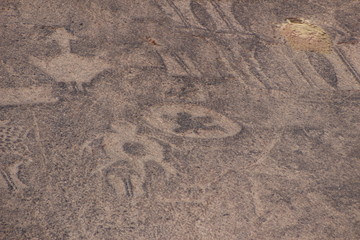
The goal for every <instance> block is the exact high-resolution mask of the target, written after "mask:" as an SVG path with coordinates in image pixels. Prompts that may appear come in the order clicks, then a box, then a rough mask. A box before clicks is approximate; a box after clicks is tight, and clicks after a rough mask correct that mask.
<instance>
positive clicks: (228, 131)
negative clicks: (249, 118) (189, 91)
mask: <svg viewBox="0 0 360 240" xmlns="http://www.w3.org/2000/svg"><path fill="white" fill-rule="evenodd" d="M145 120H146V121H147V122H148V124H149V125H151V126H153V127H155V128H157V129H159V130H161V131H164V132H166V133H169V134H174V135H177V136H182V137H189V138H224V137H229V136H233V135H235V134H236V133H238V132H240V131H241V129H242V128H241V126H240V125H239V124H237V123H236V122H234V121H232V120H231V119H229V118H227V117H225V116H224V115H222V114H220V113H218V112H215V111H213V110H210V109H207V108H204V107H201V106H196V105H192V104H171V105H162V106H154V107H152V108H150V109H149V112H148V114H147V115H146V116H145Z"/></svg>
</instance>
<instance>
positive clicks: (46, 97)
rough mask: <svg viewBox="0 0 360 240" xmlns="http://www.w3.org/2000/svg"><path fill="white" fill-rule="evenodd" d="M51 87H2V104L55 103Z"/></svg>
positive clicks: (0, 104)
mask: <svg viewBox="0 0 360 240" xmlns="http://www.w3.org/2000/svg"><path fill="white" fill-rule="evenodd" d="M57 100H58V99H57V98H55V97H53V96H52V93H51V88H50V87H27V88H0V106H14V105H24V104H39V103H54V102H56V101H57Z"/></svg>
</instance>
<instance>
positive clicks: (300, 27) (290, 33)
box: [280, 18, 332, 53]
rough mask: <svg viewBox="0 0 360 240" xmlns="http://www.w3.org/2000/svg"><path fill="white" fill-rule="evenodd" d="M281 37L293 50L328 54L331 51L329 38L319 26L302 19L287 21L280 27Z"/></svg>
mask: <svg viewBox="0 0 360 240" xmlns="http://www.w3.org/2000/svg"><path fill="white" fill-rule="evenodd" d="M280 32H281V35H282V36H283V37H284V38H285V40H286V42H287V43H288V44H289V45H290V46H291V47H292V48H293V49H295V50H300V51H312V52H320V53H329V52H331V50H332V41H331V38H330V36H329V35H328V34H327V33H326V32H325V30H324V29H322V28H321V27H319V26H316V25H314V24H312V23H310V22H309V21H307V20H303V19H297V18H296V19H288V20H287V23H284V24H282V25H281V27H280Z"/></svg>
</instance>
